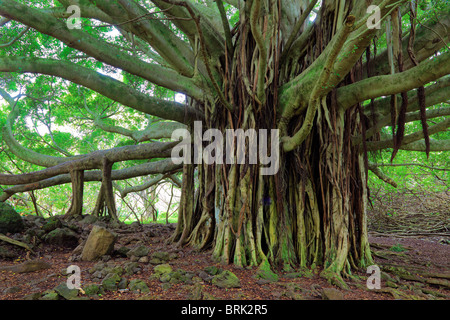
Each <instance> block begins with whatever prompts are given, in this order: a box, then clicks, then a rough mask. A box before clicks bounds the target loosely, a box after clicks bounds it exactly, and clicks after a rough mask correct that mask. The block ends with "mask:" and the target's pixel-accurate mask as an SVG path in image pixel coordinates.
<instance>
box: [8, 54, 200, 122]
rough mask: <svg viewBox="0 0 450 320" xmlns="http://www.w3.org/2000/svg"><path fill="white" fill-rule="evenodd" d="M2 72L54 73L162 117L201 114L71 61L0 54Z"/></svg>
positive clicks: (190, 117)
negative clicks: (144, 92)
mask: <svg viewBox="0 0 450 320" xmlns="http://www.w3.org/2000/svg"><path fill="white" fill-rule="evenodd" d="M0 72H31V73H41V74H47V75H53V76H57V77H61V78H64V79H66V80H69V81H71V82H74V83H77V84H80V85H82V86H85V87H87V88H89V89H92V90H94V91H96V92H98V93H100V94H102V95H104V96H105V97H108V98H110V99H112V100H114V101H117V102H120V103H121V104H123V105H125V106H128V107H131V108H133V109H136V110H138V111H142V112H144V113H147V114H150V115H154V116H157V117H160V118H163V119H168V120H174V121H178V122H181V123H191V122H192V121H194V120H195V119H198V118H199V117H201V115H200V114H199V113H198V112H197V111H196V110H194V109H193V108H191V107H188V106H186V105H183V104H180V103H178V102H173V101H167V100H163V99H158V98H155V97H151V96H148V95H146V94H143V93H141V92H139V91H137V90H134V89H133V88H131V87H129V86H127V85H126V84H124V83H122V82H120V81H118V80H115V79H113V78H111V77H108V76H105V75H102V74H100V73H98V72H95V71H93V70H91V69H88V68H85V67H82V66H79V65H77V64H75V63H72V62H67V61H60V60H52V59H36V58H23V57H14V58H7V57H3V58H2V57H0Z"/></svg>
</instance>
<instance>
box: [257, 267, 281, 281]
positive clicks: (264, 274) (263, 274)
mask: <svg viewBox="0 0 450 320" xmlns="http://www.w3.org/2000/svg"><path fill="white" fill-rule="evenodd" d="M254 277H255V278H256V279H259V280H263V281H264V282H265V283H269V282H277V281H278V275H277V274H276V273H274V272H272V271H271V270H258V271H257V272H256V274H255V275H254Z"/></svg>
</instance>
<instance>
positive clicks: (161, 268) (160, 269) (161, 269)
mask: <svg viewBox="0 0 450 320" xmlns="http://www.w3.org/2000/svg"><path fill="white" fill-rule="evenodd" d="M153 272H154V273H156V274H159V275H162V274H165V273H170V272H172V267H171V266H170V264H167V263H164V264H159V265H157V266H155V267H154V268H153Z"/></svg>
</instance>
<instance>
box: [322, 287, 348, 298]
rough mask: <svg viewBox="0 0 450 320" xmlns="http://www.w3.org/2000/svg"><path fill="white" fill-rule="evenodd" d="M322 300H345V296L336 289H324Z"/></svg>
mask: <svg viewBox="0 0 450 320" xmlns="http://www.w3.org/2000/svg"><path fill="white" fill-rule="evenodd" d="M322 299H323V300H344V295H343V294H342V292H340V291H339V290H337V289H334V288H323V289H322Z"/></svg>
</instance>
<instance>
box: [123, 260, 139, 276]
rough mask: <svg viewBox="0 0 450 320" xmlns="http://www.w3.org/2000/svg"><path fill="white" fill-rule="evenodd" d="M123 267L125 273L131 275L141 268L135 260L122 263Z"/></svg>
mask: <svg viewBox="0 0 450 320" xmlns="http://www.w3.org/2000/svg"><path fill="white" fill-rule="evenodd" d="M123 269H124V272H125V274H127V275H133V274H135V273H136V272H138V271H139V270H141V268H140V267H139V264H138V263H137V262H126V263H124V264H123Z"/></svg>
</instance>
